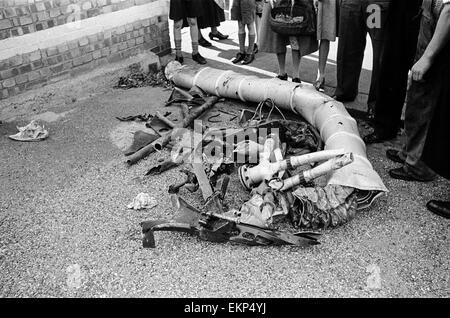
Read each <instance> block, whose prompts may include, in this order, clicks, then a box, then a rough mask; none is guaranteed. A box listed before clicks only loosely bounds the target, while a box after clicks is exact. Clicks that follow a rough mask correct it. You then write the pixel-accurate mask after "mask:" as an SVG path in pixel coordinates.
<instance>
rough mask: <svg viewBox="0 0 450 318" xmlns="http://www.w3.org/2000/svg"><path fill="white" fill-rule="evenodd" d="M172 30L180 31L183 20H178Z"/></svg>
mask: <svg viewBox="0 0 450 318" xmlns="http://www.w3.org/2000/svg"><path fill="white" fill-rule="evenodd" d="M173 27H174V29H177V30H178V29H179V30H181V29H182V28H183V20H178V21H175V22H174V23H173Z"/></svg>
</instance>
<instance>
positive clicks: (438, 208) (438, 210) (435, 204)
mask: <svg viewBox="0 0 450 318" xmlns="http://www.w3.org/2000/svg"><path fill="white" fill-rule="evenodd" d="M427 209H428V210H430V211H431V212H433V213H434V214H436V215H439V216H442V217H444V218H446V219H450V202H449V201H437V200H431V201H430V202H428V203H427Z"/></svg>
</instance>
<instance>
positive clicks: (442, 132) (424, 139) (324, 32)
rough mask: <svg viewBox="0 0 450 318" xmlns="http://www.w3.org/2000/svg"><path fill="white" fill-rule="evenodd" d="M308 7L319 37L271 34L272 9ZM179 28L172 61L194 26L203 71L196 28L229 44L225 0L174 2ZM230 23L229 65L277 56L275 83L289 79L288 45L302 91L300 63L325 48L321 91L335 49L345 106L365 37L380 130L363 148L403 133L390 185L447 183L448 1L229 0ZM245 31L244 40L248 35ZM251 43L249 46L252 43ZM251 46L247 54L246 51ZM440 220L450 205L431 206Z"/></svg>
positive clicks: (373, 114) (353, 90)
mask: <svg viewBox="0 0 450 318" xmlns="http://www.w3.org/2000/svg"><path fill="white" fill-rule="evenodd" d="M286 1H288V2H290V3H292V4H294V3H295V1H301V2H310V3H311V4H312V5H313V6H312V7H313V8H314V9H315V17H316V21H317V25H316V32H315V34H308V35H303V34H302V35H285V34H281V33H277V32H275V31H274V30H273V28H271V26H270V19H271V12H272V10H273V9H274V8H275V7H276V6H277V5H279V4H280V3H282V2H286ZM170 18H171V19H173V20H174V39H175V49H176V60H178V61H179V62H181V63H182V62H183V56H182V54H181V28H182V27H183V26H189V27H190V31H191V32H190V34H191V40H192V58H193V60H194V61H196V62H198V63H200V64H205V63H206V60H205V59H204V58H203V57H202V56H201V55H200V54H199V52H198V45H199V44H200V45H201V46H211V45H212V44H211V43H210V42H208V41H206V40H205V39H204V38H203V37H202V34H201V31H200V29H203V28H207V27H210V28H211V32H210V33H209V37H210V39H211V40H212V39H218V40H224V39H227V38H228V36H227V35H223V34H222V33H220V32H219V31H218V29H217V27H218V26H219V25H220V22H222V21H224V20H225V15H224V1H223V0H170ZM231 19H232V20H237V21H238V39H239V52H238V53H237V55H236V57H235V58H234V59H233V60H232V62H233V63H235V64H237V63H241V64H250V63H252V62H253V61H254V59H255V54H256V53H258V51H260V52H266V53H272V54H275V55H276V57H277V61H278V67H279V72H278V75H277V78H278V79H280V80H285V81H287V80H289V78H288V74H287V72H286V52H287V46H290V47H291V52H292V65H293V66H292V67H293V69H292V72H291V74H292V78H291V81H292V82H296V83H301V70H300V61H301V58H302V57H303V56H305V55H308V54H311V53H313V52H315V51H317V50H319V63H318V72H317V79H316V81H315V83H314V87H315V88H316V89H317V90H319V91H324V87H325V70H326V65H327V61H328V54H329V49H330V42H332V41H336V38H339V42H338V52H337V86H336V90H335V93H334V95H333V97H334V98H335V99H336V100H338V101H341V102H349V101H353V100H355V99H356V97H357V95H358V85H359V77H360V73H361V70H362V63H363V59H364V52H365V47H366V38H367V35H368V34H369V36H370V38H371V42H372V48H373V68H372V76H371V84H370V91H369V96H368V102H367V114H368V118H369V119H370V120H371V121H372V123H373V126H374V131H373V132H372V133H371V134H369V135H367V136H365V137H364V141H365V142H366V144H373V143H379V142H383V141H386V140H390V139H393V138H395V137H396V136H397V134H398V131H399V129H400V128H401V126H402V121H401V117H402V111H403V109H404V106H405V103H406V108H405V109H406V110H405V120H404V125H403V126H404V129H405V135H406V142H405V146H404V147H403V149H401V150H394V149H389V150H388V151H387V152H386V156H387V157H388V158H389V159H390V160H393V161H395V162H397V163H399V164H401V165H402V166H401V167H399V168H397V169H392V170H390V171H389V174H390V176H391V177H392V178H395V179H401V180H405V181H420V182H428V181H432V180H433V179H434V178H435V177H436V174H437V173H438V174H440V175H442V176H444V177H445V178H447V179H449V178H450V164H448V163H447V159H446V157H445V156H444V151H445V149H446V146H447V147H448V146H450V142H449V140H450V136H449V131H450V130H449V129H448V128H447V127H446V124H447V123H446V121H447V120H448V119H450V116H449V108H450V98H449V94H450V0H233V3H232V8H231ZM246 32H247V34H246ZM247 38H248V40H247ZM246 40H247V44H248V46H247V47H246V46H245V44H246ZM427 207H428V208H429V209H430V210H431V211H432V212H434V213H436V214H438V215H441V216H444V217H447V218H450V202H447V201H435V200H433V201H430V202H429V203H428V204H427Z"/></svg>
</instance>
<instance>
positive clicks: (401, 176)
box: [389, 167, 433, 182]
mask: <svg viewBox="0 0 450 318" xmlns="http://www.w3.org/2000/svg"><path fill="white" fill-rule="evenodd" d="M389 175H390V176H391V178H394V179H398V180H403V181H418V182H430V181H433V178H422V177H419V176H417V175H414V174H412V173H410V172H408V171H406V170H405V168H404V167H400V168H397V169H391V170H389Z"/></svg>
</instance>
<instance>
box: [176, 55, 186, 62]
mask: <svg viewBox="0 0 450 318" xmlns="http://www.w3.org/2000/svg"><path fill="white" fill-rule="evenodd" d="M175 61H177V62H179V63H180V64H183V63H184V58H183V57H182V56H175Z"/></svg>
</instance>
